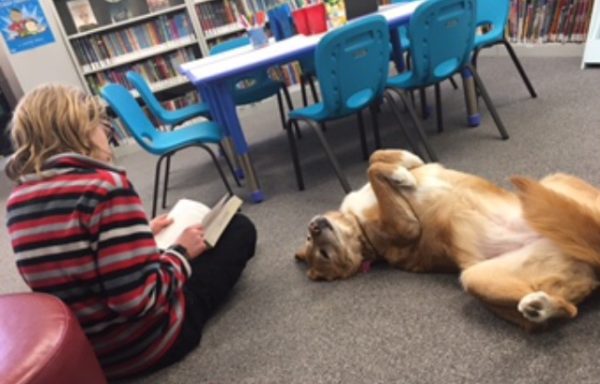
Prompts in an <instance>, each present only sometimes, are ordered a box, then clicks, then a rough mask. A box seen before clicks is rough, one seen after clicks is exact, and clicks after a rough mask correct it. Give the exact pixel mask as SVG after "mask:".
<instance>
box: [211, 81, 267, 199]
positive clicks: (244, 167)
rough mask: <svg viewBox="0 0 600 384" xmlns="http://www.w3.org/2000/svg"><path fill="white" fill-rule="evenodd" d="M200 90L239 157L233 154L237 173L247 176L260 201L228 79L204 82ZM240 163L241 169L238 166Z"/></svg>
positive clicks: (254, 194) (260, 197)
mask: <svg viewBox="0 0 600 384" xmlns="http://www.w3.org/2000/svg"><path fill="white" fill-rule="evenodd" d="M200 90H201V94H202V98H203V99H204V100H205V101H206V102H208V105H209V107H210V112H211V115H212V117H213V119H214V120H215V121H216V122H217V123H218V124H219V125H220V126H221V127H222V128H223V129H224V130H225V134H226V140H225V141H224V142H225V143H229V144H226V145H230V146H231V147H232V148H233V150H234V151H235V153H236V154H237V157H239V159H238V158H236V156H233V158H234V159H235V162H234V164H235V165H234V168H235V171H236V174H237V175H238V176H241V177H243V176H244V175H246V176H247V181H248V183H247V184H246V185H247V187H248V189H249V190H250V194H251V200H252V201H253V202H255V203H260V202H261V201H263V200H264V195H263V192H262V190H261V188H260V184H259V182H258V178H257V177H256V173H255V171H254V167H253V165H252V161H251V159H250V154H249V152H248V144H247V143H246V138H245V136H244V132H243V131H242V127H241V125H240V120H239V119H238V116H237V111H236V105H235V101H234V100H233V95H232V94H231V92H230V88H229V84H228V83H227V82H226V81H214V82H211V83H210V84H203V85H202V86H200ZM237 160H239V162H238V161H237ZM240 165H241V169H240V168H238V167H239V166H240Z"/></svg>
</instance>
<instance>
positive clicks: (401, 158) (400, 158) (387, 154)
mask: <svg viewBox="0 0 600 384" xmlns="http://www.w3.org/2000/svg"><path fill="white" fill-rule="evenodd" d="M377 162H384V163H389V164H394V163H395V164H398V165H401V166H403V167H405V168H408V169H412V168H416V167H420V166H421V165H423V164H425V163H424V162H423V160H422V159H421V158H420V157H419V156H417V155H415V154H413V153H411V152H408V151H405V150H402V149H378V150H377V151H375V152H373V154H372V155H371V159H370V163H371V164H373V163H377Z"/></svg>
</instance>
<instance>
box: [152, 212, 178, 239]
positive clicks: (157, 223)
mask: <svg viewBox="0 0 600 384" xmlns="http://www.w3.org/2000/svg"><path fill="white" fill-rule="evenodd" d="M172 222H173V219H171V218H169V217H167V214H166V213H164V214H162V215H160V216H157V217H155V218H154V219H152V220H150V230H151V231H152V233H153V234H154V235H157V234H158V233H159V232H160V231H162V230H163V229H165V228H166V227H168V226H169V225H171V223H172Z"/></svg>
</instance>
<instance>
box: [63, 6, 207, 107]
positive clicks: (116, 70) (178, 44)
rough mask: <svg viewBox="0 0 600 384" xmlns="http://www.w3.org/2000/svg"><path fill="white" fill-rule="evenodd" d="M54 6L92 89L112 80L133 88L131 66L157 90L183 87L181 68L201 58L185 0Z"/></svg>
mask: <svg viewBox="0 0 600 384" xmlns="http://www.w3.org/2000/svg"><path fill="white" fill-rule="evenodd" d="M53 5H54V10H55V13H56V16H57V20H58V21H59V24H60V26H61V28H60V29H61V33H62V34H63V38H64V41H65V42H66V43H67V44H66V45H67V49H68V51H69V53H70V54H71V57H72V61H73V63H74V64H75V66H76V68H77V71H78V74H79V76H80V78H81V80H82V83H83V84H86V85H87V87H88V90H89V91H90V92H91V93H94V94H97V93H98V92H99V89H100V88H101V87H102V85H104V84H105V83H106V82H108V81H111V82H117V83H121V84H123V85H125V86H126V87H128V88H129V89H131V88H132V87H131V85H130V84H128V82H127V81H126V78H125V73H126V72H127V71H128V70H131V69H133V70H136V71H138V72H140V73H142V74H143V75H144V77H146V79H147V80H148V81H149V82H150V86H151V88H152V90H153V91H155V92H157V93H160V92H163V91H165V90H169V89H171V88H175V87H181V86H184V85H185V84H186V82H187V81H186V79H185V78H183V77H182V76H180V75H179V73H178V71H177V69H178V66H179V64H181V63H183V62H186V61H190V60H194V59H197V58H200V57H202V49H201V44H200V37H199V35H198V32H197V30H196V28H195V27H194V24H193V22H192V20H191V17H190V13H189V9H188V4H187V2H186V1H185V0H94V1H91V0H55V1H53ZM190 89H191V87H190ZM132 93H133V94H134V95H135V96H138V95H137V92H135V91H132Z"/></svg>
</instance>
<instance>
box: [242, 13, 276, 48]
mask: <svg viewBox="0 0 600 384" xmlns="http://www.w3.org/2000/svg"><path fill="white" fill-rule="evenodd" d="M265 22H266V15H265V12H264V11H260V12H258V13H256V14H251V15H249V16H246V15H241V16H240V23H241V24H242V26H243V27H244V28H246V33H247V34H248V38H249V39H250V43H252V46H253V47H254V48H261V47H264V46H265V45H268V44H269V38H268V37H267V34H266V33H265Z"/></svg>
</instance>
